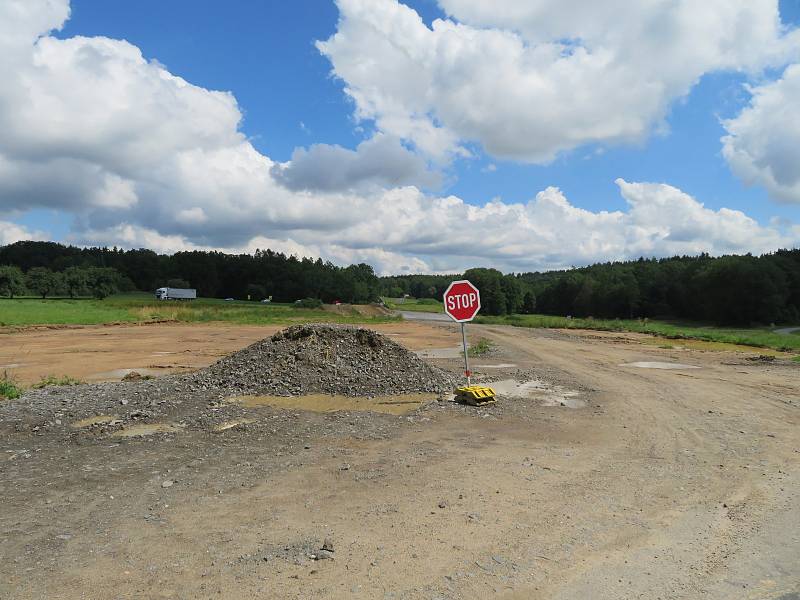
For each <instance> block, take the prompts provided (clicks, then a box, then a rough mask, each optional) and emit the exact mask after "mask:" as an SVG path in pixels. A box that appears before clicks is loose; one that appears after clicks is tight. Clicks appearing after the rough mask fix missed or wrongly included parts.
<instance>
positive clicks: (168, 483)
mask: <svg viewBox="0 0 800 600" xmlns="http://www.w3.org/2000/svg"><path fill="white" fill-rule="evenodd" d="M174 483H175V482H174V481H172V480H171V479H166V480H164V481H162V482H161V487H162V488H168V487H172V485H173V484H174Z"/></svg>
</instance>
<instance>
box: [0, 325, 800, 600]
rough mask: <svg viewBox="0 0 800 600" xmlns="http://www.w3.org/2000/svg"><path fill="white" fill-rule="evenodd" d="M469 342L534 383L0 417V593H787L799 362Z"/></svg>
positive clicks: (794, 543) (551, 339)
mask: <svg viewBox="0 0 800 600" xmlns="http://www.w3.org/2000/svg"><path fill="white" fill-rule="evenodd" d="M394 327H396V329H395V330H393V331H392V332H391V333H395V334H398V335H397V336H396V337H395V338H394V339H396V340H398V341H400V342H401V343H408V344H409V345H412V343H411V342H412V341H413V340H416V344H417V347H427V348H431V347H436V346H434V345H432V344H435V343H436V340H438V343H439V344H440V345H441V347H450V346H451V345H452V344H453V341H454V340H457V338H456V337H455V331H454V330H452V329H451V328H450V327H448V326H446V325H440V324H435V323H431V324H424V323H414V324H400V325H398V326H394ZM471 332H472V336H473V337H487V338H490V339H491V340H493V341H494V342H495V343H496V345H497V347H498V350H497V352H496V353H495V354H493V355H491V356H490V357H486V358H481V359H478V360H476V361H475V363H476V364H475V370H476V371H477V372H479V373H483V374H491V375H493V376H495V377H498V378H503V377H510V376H512V375H514V374H517V373H518V372H519V370H525V371H527V370H533V371H534V372H535V373H536V374H537V376H538V377H540V379H541V382H544V384H542V385H540V386H539V387H536V388H535V389H534V391H532V392H531V393H530V394H528V395H527V397H525V398H519V399H505V400H503V399H501V401H500V402H499V403H498V404H497V405H495V406H494V407H491V408H483V409H472V408H465V407H461V406H458V405H453V404H451V403H434V404H431V405H428V406H427V407H424V408H422V409H420V410H418V411H417V412H415V413H412V414H411V415H407V416H396V415H388V414H373V413H314V412H304V411H299V410H288V411H287V410H278V409H274V408H269V407H262V408H258V409H253V411H252V414H251V415H250V417H251V420H252V423H249V424H247V425H246V426H242V427H235V428H232V429H229V430H226V431H224V432H222V433H216V434H215V433H211V432H209V431H205V430H202V429H198V430H192V429H187V430H185V431H180V432H178V433H168V434H159V435H154V436H149V437H142V438H130V439H110V438H105V437H103V436H92V435H90V434H88V433H81V432H78V433H75V434H73V435H69V436H61V437H59V436H58V435H55V434H49V433H43V432H42V431H34V430H33V429H32V428H31V429H24V428H22V429H20V430H12V429H10V428H8V427H5V426H4V425H3V423H0V433H2V437H1V438H0V440H1V441H2V448H0V450H1V451H2V454H3V457H2V458H0V461H2V462H0V500H1V501H2V504H3V507H4V508H3V511H2V513H0V535H2V540H3V541H2V544H0V597H3V598H212V597H213V598H257V597H261V598H370V599H372V598H397V599H401V598H409V599H412V598H413V599H415V598H453V599H455V598H487V597H496V598H503V599H509V600H511V599H520V600H522V599H548V600H549V599H587V598H615V599H617V598H619V599H627V598H631V599H633V598H647V599H672V598H713V599H720V600H723V599H724V600H729V599H736V598H743V599H781V600H790V599H796V598H797V597H798V594H800V560H799V559H798V557H799V556H800V528H798V522H799V521H800V435H799V434H800V429H799V428H798V425H800V368H798V366H797V365H796V364H794V365H792V364H788V363H782V362H780V361H776V362H774V363H768V362H763V363H762V362H758V361H747V360H744V356H743V355H741V354H736V353H730V352H698V351H693V350H684V351H676V350H667V349H660V348H657V347H654V346H652V345H645V344H642V343H640V339H641V338H639V337H637V336H634V335H620V334H597V333H584V334H581V333H574V332H570V333H563V332H549V331H542V330H524V329H511V328H504V327H494V326H472V327H471ZM423 342H425V344H423ZM242 345H244V344H242ZM434 354H435V353H434ZM435 362H436V363H437V364H439V365H442V366H449V367H450V368H452V369H454V370H455V369H458V368H459V360H458V359H457V358H447V359H440V360H436V361H435ZM663 363H669V364H670V365H672V366H673V367H675V368H653V367H664V366H665V365H664V364H663ZM500 365H503V366H500ZM622 365H639V366H622ZM106 366H108V365H106ZM690 367H699V368H690ZM104 368H105V366H104ZM116 368H119V366H117V367H116ZM559 397H563V398H565V399H566V398H571V399H575V398H579V399H580V400H581V402H580V403H574V402H563V404H564V405H563V406H562V402H558V401H555V402H554V401H553V399H554V398H556V399H557V398H559ZM570 406H581V407H582V408H570ZM326 539H327V540H328V544H327V546H332V547H333V552H327V551H326V552H321V551H320V549H321V548H322V546H323V543H324V541H325V540H326ZM323 556H324V557H326V560H319V559H320V558H321V557H323ZM312 557H313V558H312ZM328 557H332V559H331V558H328Z"/></svg>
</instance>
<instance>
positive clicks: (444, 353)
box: [414, 345, 464, 358]
mask: <svg viewBox="0 0 800 600" xmlns="http://www.w3.org/2000/svg"><path fill="white" fill-rule="evenodd" d="M462 351H463V347H462V346H461V345H458V346H453V347H452V348H426V349H425V350H415V351H414V354H416V355H417V356H419V357H420V358H462V357H463V356H464V355H463V354H462Z"/></svg>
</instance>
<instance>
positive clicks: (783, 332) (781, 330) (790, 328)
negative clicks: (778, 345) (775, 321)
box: [775, 327, 800, 335]
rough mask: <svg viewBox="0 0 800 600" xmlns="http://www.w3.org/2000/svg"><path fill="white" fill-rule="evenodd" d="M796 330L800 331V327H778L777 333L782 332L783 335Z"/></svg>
mask: <svg viewBox="0 0 800 600" xmlns="http://www.w3.org/2000/svg"><path fill="white" fill-rule="evenodd" d="M795 331H800V327H782V328H781V329H776V330H775V333H780V334H781V335H791V334H793V333H794V332H795Z"/></svg>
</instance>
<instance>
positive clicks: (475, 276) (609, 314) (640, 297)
mask: <svg viewBox="0 0 800 600" xmlns="http://www.w3.org/2000/svg"><path fill="white" fill-rule="evenodd" d="M463 276H464V277H465V278H466V279H469V280H470V281H472V282H473V283H475V284H476V285H477V286H478V288H479V289H480V290H481V300H482V305H483V307H482V313H483V314H489V315H502V314H511V313H534V312H535V313H541V314H547V315H559V316H574V317H597V318H606V319H608V318H611V319H614V318H620V319H631V318H671V319H684V320H691V321H703V322H710V323H716V324H720V325H751V324H752V325H754V324H763V325H769V324H772V323H797V322H800V250H797V249H795V250H779V251H777V252H774V253H771V254H765V255H763V256H758V257H756V256H751V255H749V254H748V255H744V256H722V257H718V258H714V257H711V256H709V255H707V254H701V255H699V256H681V257H673V258H660V259H644V258H640V259H639V260H635V261H627V262H608V263H601V264H595V265H591V266H588V267H582V268H576V269H569V270H565V271H548V272H543V273H540V272H536V273H519V274H513V275H503V274H502V273H500V272H499V271H496V270H494V269H471V270H469V271H467V272H466V273H464V274H463ZM456 277H462V275H458V274H455V275H405V276H398V277H385V278H383V279H382V280H381V282H382V292H383V293H384V294H385V295H389V296H395V297H396V296H401V295H403V294H409V295H410V296H414V297H418V298H441V296H442V292H443V291H444V289H445V288H446V287H447V285H448V284H449V282H450V281H452V280H453V279H454V278H456Z"/></svg>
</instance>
